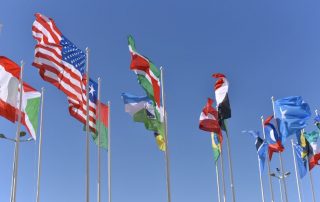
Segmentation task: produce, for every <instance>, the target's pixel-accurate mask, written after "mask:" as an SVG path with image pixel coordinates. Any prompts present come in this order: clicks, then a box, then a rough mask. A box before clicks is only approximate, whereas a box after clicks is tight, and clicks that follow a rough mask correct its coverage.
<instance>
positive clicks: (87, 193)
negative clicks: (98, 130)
mask: <svg viewBox="0 0 320 202" xmlns="http://www.w3.org/2000/svg"><path fill="white" fill-rule="evenodd" d="M86 58H87V60H86V61H87V62H86V77H87V83H86V98H87V103H86V108H87V109H86V202H89V201H90V166H89V164H90V144H89V143H90V142H89V140H90V139H89V138H90V133H89V82H90V79H89V78H90V77H89V48H88V47H87V48H86Z"/></svg>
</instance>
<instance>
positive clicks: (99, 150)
mask: <svg viewBox="0 0 320 202" xmlns="http://www.w3.org/2000/svg"><path fill="white" fill-rule="evenodd" d="M100 89H101V79H100V77H98V106H97V117H96V123H98V125H96V127H97V128H98V129H97V135H98V187H97V189H98V196H97V201H98V202H100V201H101V149H100V145H101V137H100V134H101V133H100V130H101V126H100V123H101V122H100V121H101V120H100V119H101V117H100V113H101V105H100Z"/></svg>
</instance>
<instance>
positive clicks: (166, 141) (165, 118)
mask: <svg viewBox="0 0 320 202" xmlns="http://www.w3.org/2000/svg"><path fill="white" fill-rule="evenodd" d="M160 73H161V97H162V107H163V116H164V124H165V132H164V133H165V135H164V137H165V145H166V149H165V151H164V154H165V159H166V179H167V199H168V202H171V190H170V160H169V146H168V126H167V112H166V107H165V95H164V81H163V68H162V67H160Z"/></svg>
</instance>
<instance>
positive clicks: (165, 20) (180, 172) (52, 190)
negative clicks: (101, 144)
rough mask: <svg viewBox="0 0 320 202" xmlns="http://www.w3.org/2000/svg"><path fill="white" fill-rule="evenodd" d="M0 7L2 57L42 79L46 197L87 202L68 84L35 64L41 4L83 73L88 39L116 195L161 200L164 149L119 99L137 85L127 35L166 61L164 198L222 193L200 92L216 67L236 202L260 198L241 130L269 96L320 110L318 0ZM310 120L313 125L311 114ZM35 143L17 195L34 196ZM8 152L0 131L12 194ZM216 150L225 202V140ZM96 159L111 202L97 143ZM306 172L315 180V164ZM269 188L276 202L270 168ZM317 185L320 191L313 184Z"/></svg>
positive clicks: (206, 201)
mask: <svg viewBox="0 0 320 202" xmlns="http://www.w3.org/2000/svg"><path fill="white" fill-rule="evenodd" d="M1 5H2V6H3V7H4V8H3V9H1V12H0V33H1V34H0V52H1V53H0V55H3V56H6V57H8V58H10V59H12V60H14V61H15V62H16V63H18V64H19V63H20V61H21V60H23V61H25V70H24V73H23V78H24V81H25V82H27V83H29V84H30V85H31V86H33V87H34V88H36V89H37V90H39V91H40V89H41V87H45V97H44V99H45V101H44V125H43V145H42V146H43V147H42V148H43V150H42V152H43V153H42V160H43V161H42V178H41V189H40V191H41V192H40V194H41V195H40V199H41V201H43V202H82V201H85V168H86V167H85V160H86V158H85V157H86V156H85V138H86V137H85V132H84V131H83V125H82V124H81V123H80V122H79V121H77V120H76V119H75V118H73V117H71V116H70V115H69V110H68V100H67V97H66V96H65V94H64V93H62V92H61V91H60V90H58V89H57V88H56V87H55V86H53V85H52V84H51V83H48V82H45V81H43V80H42V78H41V77H40V75H39V73H38V70H37V69H36V68H35V67H33V66H32V62H33V58H34V47H35V45H36V41H35V40H34V38H33V37H32V23H33V21H34V20H35V16H34V14H35V13H37V12H40V13H42V14H43V15H45V16H48V17H51V18H53V19H54V20H55V23H56V26H57V27H58V28H59V29H60V31H61V32H62V34H63V36H66V37H67V38H68V40H70V42H72V43H73V44H74V45H75V46H76V47H78V48H79V49H81V50H82V51H76V52H72V51H75V50H72V47H69V48H70V54H71V55H69V56H70V57H69V58H65V60H72V62H73V63H74V65H77V68H79V70H80V71H83V72H84V71H85V66H86V65H85V64H86V60H85V58H84V56H85V49H86V47H88V48H89V49H90V52H89V60H88V62H89V71H90V78H91V79H93V80H95V81H97V78H98V77H101V84H102V88H101V99H102V102H104V103H106V102H107V101H111V119H110V121H111V135H112V143H111V144H112V145H111V146H112V199H113V200H112V201H113V202H165V201H167V195H166V179H165V176H166V175H165V161H164V160H165V158H164V154H163V153H162V152H161V151H160V150H159V149H158V148H157V145H156V142H155V138H154V134H153V132H152V131H148V130H146V129H145V128H144V125H143V124H142V123H136V122H134V121H133V120H132V117H131V116H130V115H129V114H128V113H126V112H125V111H124V103H123V100H122V99H121V94H122V93H125V92H127V93H131V94H135V95H139V96H144V95H145V92H144V91H143V89H142V88H141V86H140V85H139V84H138V81H137V76H136V75H135V73H134V72H132V71H131V70H130V67H129V65H130V61H131V57H130V53H129V50H128V41H127V37H128V36H129V35H132V36H133V37H134V38H135V43H136V49H137V51H138V52H139V53H140V54H142V55H144V56H146V57H148V58H149V59H150V60H152V62H153V63H154V64H155V65H156V66H157V67H158V68H159V67H160V66H163V69H164V82H165V83H164V87H165V95H166V110H167V112H168V135H169V149H170V174H171V176H170V177H171V195H172V202H214V201H218V198H217V185H216V175H215V164H214V160H213V151H212V146H211V139H210V134H209V133H206V132H203V131H201V130H199V116H200V113H201V110H202V108H203V107H204V105H205V104H206V101H207V98H208V97H211V98H213V99H214V89H213V88H214V87H213V85H214V82H215V81H216V80H215V79H214V78H212V77H211V75H212V74H213V73H223V74H225V75H226V77H227V79H228V81H229V94H228V96H229V100H230V105H231V110H232V117H231V119H230V120H228V127H229V131H230V144H231V157H232V160H233V171H234V186H235V196H236V199H237V200H236V201H237V202H258V201H261V193H260V184H259V174H258V159H257V153H256V148H255V140H254V139H253V138H252V137H251V136H250V135H244V134H242V133H241V131H243V130H259V131H260V132H261V119H260V117H261V116H262V115H263V116H264V117H268V116H269V115H272V113H273V112H272V104H271V96H274V97H275V99H278V98H283V97H287V96H295V95H299V96H302V97H303V99H304V100H305V101H306V102H307V103H309V105H310V108H311V111H312V112H314V110H315V109H316V108H319V109H320V96H319V86H318V83H319V75H320V26H318V24H319V22H320V12H319V8H320V2H319V1H315V0H311V1H301V0H284V1H279V0H269V1H254V0H241V1H221V0H220V1H219V0H203V1H183V0H176V1H172V0H162V1H150V0H135V1H130V0H117V1H98V0H90V1H88V0H87V1H85V0H77V1H75V0H69V1H65V0H64V1H63V0H46V1H32V0H3V1H2V3H1ZM66 54H67V53H66ZM72 54H73V55H72ZM67 55H68V54H67ZM215 104H216V103H214V105H215ZM313 117H314V114H313ZM0 125H1V127H0V134H5V135H6V136H7V137H10V138H14V137H15V132H16V127H17V125H16V124H12V123H10V122H9V121H7V120H6V119H4V118H2V117H0ZM23 130H25V128H23ZM306 130H307V131H312V130H316V127H315V126H314V125H313V122H312V120H310V121H309V122H308V127H307V128H306ZM28 135H29V134H27V136H26V138H28V137H29V136H28ZM38 143H39V142H38V141H37V142H33V141H31V142H23V143H21V145H20V146H21V147H20V156H19V173H18V184H17V202H30V201H35V199H36V181H37V178H36V176H37V174H36V173H37V154H38ZM90 147H91V149H90V159H91V160H90V201H97V172H98V168H97V147H96V145H95V143H94V142H93V141H92V140H91V142H90ZM284 147H285V151H284V153H283V154H282V156H283V161H284V168H285V171H286V172H290V173H291V174H290V175H289V176H288V177H287V178H286V180H287V191H288V199H289V201H290V202H298V194H297V187H296V181H295V173H294V164H293V156H292V149H291V141H290V138H288V140H287V141H286V143H285V144H284ZM13 152H14V144H13V143H12V142H10V141H6V140H4V139H0V165H1V169H0V170H1V172H0V201H1V202H2V201H9V198H10V188H11V177H12V160H13ZM223 152H224V154H223V155H224V156H223V157H224V162H225V164H224V168H225V181H226V189H227V190H226V192H227V201H231V192H230V190H231V189H230V181H229V175H228V171H229V170H228V161H227V150H226V141H224V143H223ZM102 159H103V160H102V179H101V180H102V181H101V183H102V185H101V186H102V201H103V202H107V201H108V198H107V196H108V192H107V191H108V187H107V151H105V150H104V151H103V153H102ZM279 167H280V165H279V155H278V154H276V153H275V154H274V157H273V159H272V162H271V169H272V171H273V172H276V168H279ZM266 170H267V169H265V170H264V171H265V172H264V173H263V177H262V178H263V183H264V188H265V189H264V191H265V192H264V193H265V199H266V200H265V201H270V192H269V185H268V178H267V173H266ZM312 175H313V179H314V187H315V188H316V190H318V189H319V187H320V181H319V180H317V179H319V177H320V167H319V166H318V167H315V168H314V169H313V171H312ZM301 185H302V186H301V187H302V196H303V201H304V202H309V201H312V199H311V188H310V182H309V177H308V176H306V177H305V178H303V179H302V181H301ZM273 187H274V192H275V199H276V200H275V201H276V202H278V201H280V191H279V188H280V187H279V184H278V180H277V179H276V178H274V179H273ZM315 194H316V198H317V199H318V200H319V199H320V193H318V192H317V191H316V193H315Z"/></svg>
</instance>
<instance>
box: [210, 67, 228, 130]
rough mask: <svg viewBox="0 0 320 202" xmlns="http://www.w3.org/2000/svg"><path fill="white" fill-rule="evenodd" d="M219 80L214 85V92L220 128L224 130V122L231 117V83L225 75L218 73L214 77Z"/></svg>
mask: <svg viewBox="0 0 320 202" xmlns="http://www.w3.org/2000/svg"><path fill="white" fill-rule="evenodd" d="M212 77H213V78H216V79H218V80H217V81H216V83H215V85H214V92H215V96H216V100H217V105H218V117H219V121H220V126H221V127H222V128H224V124H223V120H225V119H228V118H230V117H231V108H230V103H229V98H228V90H229V82H228V80H227V79H226V77H225V75H223V74H220V73H217V74H213V75H212Z"/></svg>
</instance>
